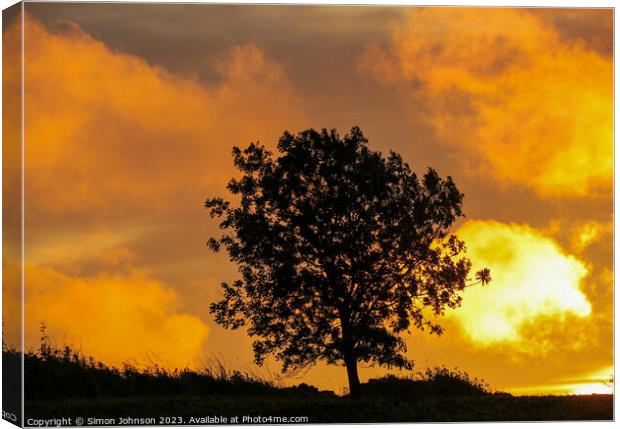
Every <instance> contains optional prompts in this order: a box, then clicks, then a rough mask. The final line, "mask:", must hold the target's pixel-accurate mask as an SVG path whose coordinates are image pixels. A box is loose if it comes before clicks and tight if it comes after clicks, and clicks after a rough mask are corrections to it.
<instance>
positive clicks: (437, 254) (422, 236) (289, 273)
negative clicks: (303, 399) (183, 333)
mask: <svg viewBox="0 0 620 429" xmlns="http://www.w3.org/2000/svg"><path fill="white" fill-rule="evenodd" d="M367 143H368V141H367V140H366V138H364V136H363V134H362V131H361V130H360V129H359V128H357V127H355V128H353V129H352V130H351V132H350V134H348V135H346V136H345V137H344V138H342V139H341V138H340V137H339V135H338V134H337V133H336V131H335V130H332V131H330V132H328V131H327V130H323V131H322V132H317V131H315V130H312V129H310V130H307V131H303V132H301V133H299V134H298V135H297V136H294V135H292V134H289V133H288V132H285V133H284V135H283V136H282V137H281V138H280V140H279V143H278V151H279V154H278V157H277V158H274V157H273V154H272V153H270V152H269V151H267V150H266V149H265V147H264V146H262V145H260V144H254V143H252V144H250V146H249V147H248V148H247V149H245V150H243V151H242V150H240V149H239V148H238V147H234V148H233V158H234V164H235V166H236V168H237V169H239V170H240V171H241V172H242V173H243V175H242V177H241V178H240V179H232V180H230V182H229V183H228V186H227V188H228V190H229V191H230V193H232V194H233V195H235V196H237V197H238V198H239V204H238V205H236V206H235V207H233V205H232V204H231V203H230V202H229V201H225V200H224V199H222V198H211V199H208V200H207V201H206V202H205V208H207V209H209V211H210V216H211V217H212V218H220V219H221V223H220V228H221V229H222V230H223V235H222V236H221V237H220V238H211V239H210V240H209V243H208V244H209V247H210V248H211V249H213V250H214V251H216V252H217V251H219V250H220V248H221V247H222V246H223V247H224V248H225V249H226V251H227V252H228V254H229V256H230V259H231V261H233V262H234V263H236V264H237V265H238V267H239V272H240V274H241V278H240V279H239V280H237V281H235V282H233V283H231V284H228V283H223V284H222V288H223V299H222V300H221V301H219V302H216V303H213V304H211V306H210V311H211V313H213V314H214V316H215V320H216V321H217V323H219V324H221V325H223V326H224V327H226V328H232V329H236V328H239V327H241V326H244V325H245V326H247V327H248V334H249V335H250V336H252V337H255V338H256V340H255V341H254V343H253V349H254V355H255V361H256V363H257V364H261V363H262V362H263V360H264V359H265V357H266V356H268V355H274V356H275V358H276V359H278V360H280V361H281V362H282V363H283V371H288V370H298V369H302V368H304V367H307V366H308V365H311V364H313V363H315V362H316V361H317V360H320V359H322V360H325V361H327V363H329V364H341V363H344V364H345V366H346V369H347V375H348V380H349V392H350V395H351V396H359V394H360V382H359V377H358V372H357V366H358V363H359V362H365V363H378V364H380V365H385V366H388V367H392V366H393V367H398V368H411V367H412V365H413V364H412V362H411V361H410V360H408V359H407V358H406V357H405V352H406V345H405V342H404V341H403V339H402V337H401V335H402V334H403V333H404V332H408V330H409V328H410V327H411V326H412V325H413V326H414V327H416V328H421V329H424V328H425V327H426V328H428V329H430V331H431V332H434V333H437V334H440V333H441V332H442V328H441V326H440V325H439V324H437V323H436V320H435V319H436V317H435V316H438V315H441V314H443V312H444V310H445V308H447V307H451V308H453V307H456V306H458V305H459V303H460V302H461V297H460V295H459V292H460V291H462V290H463V289H464V288H465V287H466V286H467V281H468V277H467V276H468V273H469V271H470V267H471V262H470V261H469V260H468V259H467V258H464V257H461V256H460V255H461V253H462V252H463V251H464V243H463V242H462V241H460V240H459V239H457V238H456V237H455V236H453V235H450V233H449V230H450V226H451V225H452V224H453V223H454V221H455V220H456V219H457V218H458V217H460V216H462V215H463V214H462V212H461V204H462V199H463V194H461V193H460V192H459V191H458V189H457V188H456V186H455V184H454V183H453V181H452V179H451V178H450V177H448V178H447V179H442V178H441V177H439V175H438V174H437V172H436V171H435V170H433V169H429V170H428V171H427V172H426V174H425V175H424V177H423V178H422V179H421V180H420V179H418V177H417V176H416V174H415V173H413V172H412V171H411V169H410V168H409V166H408V165H407V163H406V162H404V161H403V160H402V158H401V156H400V155H398V154H396V153H394V152H390V155H389V156H388V157H387V159H386V158H384V157H383V156H382V155H381V153H379V152H376V151H372V150H370V149H369V148H368V145H367ZM477 280H478V282H477V283H482V284H486V283H487V282H488V281H489V280H490V275H489V272H488V270H484V271H481V272H479V273H478V276H477ZM429 316H430V317H429Z"/></svg>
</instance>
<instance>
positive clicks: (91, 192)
mask: <svg viewBox="0 0 620 429" xmlns="http://www.w3.org/2000/svg"><path fill="white" fill-rule="evenodd" d="M25 33H26V38H27V40H28V49H27V50H26V59H25V64H26V68H25V102H26V111H25V118H26V120H25V124H26V129H25V159H26V160H25V163H26V164H25V168H26V176H27V177H28V181H27V184H26V186H27V188H26V195H27V201H26V204H27V209H28V210H30V211H31V212H32V213H33V216H32V219H36V218H37V216H36V215H38V214H41V213H44V214H45V215H47V216H67V215H82V214H85V213H87V214H88V215H89V216H90V218H91V219H94V218H97V217H99V218H101V217H103V216H113V215H123V216H126V215H127V214H136V213H146V212H147V211H158V212H159V213H170V212H176V211H177V210H178V207H177V206H176V204H177V203H178V200H179V199H183V198H193V199H194V201H193V204H194V205H195V206H199V205H200V202H201V200H202V199H203V197H204V194H205V190H206V189H208V188H209V187H214V186H218V187H219V186H223V184H224V183H225V182H226V181H227V179H228V177H230V174H231V172H232V171H233V169H232V162H231V157H230V150H231V148H232V146H233V145H247V144H249V142H250V141H256V140H259V139H260V140H263V141H264V142H265V143H274V142H275V141H276V137H277V136H279V135H280V134H281V133H282V132H283V131H284V130H285V129H286V128H288V127H292V128H293V129H296V128H297V127H300V126H301V125H300V122H303V119H302V118H303V116H304V115H303V113H302V112H301V110H302V109H301V107H300V106H302V103H300V102H299V100H298V98H297V96H296V94H295V93H294V91H293V89H292V87H291V85H290V83H289V81H288V79H287V77H286V74H285V71H284V69H283V67H282V66H281V65H280V64H278V63H277V62H274V61H272V60H270V59H269V58H267V57H266V56H265V54H264V53H263V51H262V50H261V48H260V47H258V46H256V45H253V44H247V45H243V46H235V47H234V48H233V49H232V50H231V51H229V52H228V53H226V54H223V55H222V57H221V58H219V60H217V61H215V62H214V63H213V64H212V69H213V70H214V72H215V73H216V74H217V75H218V76H219V80H218V81H217V83H215V84H213V85H210V86H207V85H205V84H202V83H201V82H199V81H198V80H197V78H195V77H192V76H189V75H179V74H173V73H170V72H169V71H167V70H166V69H164V68H162V67H160V66H158V65H154V64H149V63H147V62H146V61H144V60H143V59H141V58H139V57H136V56H132V55H128V54H125V53H123V52H118V51H113V50H111V49H110V48H108V47H107V46H106V45H104V44H103V43H101V42H99V41H97V40H95V39H94V38H92V37H91V36H90V35H89V34H87V33H85V32H84V31H83V30H82V29H81V28H80V27H78V26H77V25H75V24H72V23H69V22H67V23H64V25H62V26H61V29H60V30H56V31H54V32H52V31H50V30H49V29H47V28H46V27H44V26H43V25H42V24H41V23H39V22H38V21H36V20H34V19H32V18H30V17H29V18H28V19H27V20H26V24H25ZM194 205H192V206H191V207H194Z"/></svg>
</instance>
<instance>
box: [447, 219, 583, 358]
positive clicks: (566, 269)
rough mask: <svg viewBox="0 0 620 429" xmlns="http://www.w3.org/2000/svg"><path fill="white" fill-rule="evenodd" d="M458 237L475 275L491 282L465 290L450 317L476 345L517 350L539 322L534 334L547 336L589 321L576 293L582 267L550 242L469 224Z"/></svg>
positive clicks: (521, 231) (518, 228)
mask: <svg viewBox="0 0 620 429" xmlns="http://www.w3.org/2000/svg"><path fill="white" fill-rule="evenodd" d="M457 234H458V236H459V237H460V238H462V239H463V240H464V241H465V243H467V252H468V254H469V256H470V257H471V259H472V262H473V263H474V267H473V268H474V270H477V269H479V268H481V267H488V268H490V269H491V274H492V277H493V281H492V284H491V285H489V286H488V287H484V288H481V287H472V288H470V289H466V290H465V292H464V296H463V305H462V307H461V308H459V309H457V310H455V311H454V312H453V313H452V317H454V318H455V319H456V320H457V321H458V322H459V324H460V325H461V327H462V329H463V330H464V332H465V333H466V334H467V336H468V337H469V338H470V339H471V340H472V341H474V342H475V343H477V344H481V345H490V344H496V343H512V344H513V345H514V346H515V347H519V346H520V345H519V343H520V342H522V341H525V340H526V339H527V336H529V335H530V333H528V334H526V331H530V330H531V327H532V323H533V322H536V321H540V320H543V319H544V320H543V321H544V323H543V324H542V325H543V327H542V328H541V327H539V331H540V330H541V329H542V331H541V332H543V334H544V332H548V333H551V334H552V332H551V331H550V329H551V328H550V327H549V326H545V325H553V324H557V323H561V321H562V319H563V317H567V316H573V317H578V318H581V317H587V316H588V315H590V313H591V307H590V303H589V302H588V299H587V298H586V296H585V295H584V293H583V292H582V291H581V290H580V284H581V282H582V280H583V279H584V277H585V276H586V275H587V269H586V266H585V265H584V263H583V262H581V261H580V260H578V259H576V258H575V257H573V256H571V255H568V254H566V253H565V252H564V251H563V250H562V249H561V248H560V247H559V246H558V244H557V243H555V242H554V241H553V240H552V239H550V238H548V237H546V236H544V235H542V234H541V233H540V232H538V231H537V230H535V229H533V228H530V227H528V226H525V225H516V224H503V223H499V222H495V221H468V222H466V223H465V224H463V226H461V227H460V228H459V230H458V232H457ZM551 330H552V329H551Z"/></svg>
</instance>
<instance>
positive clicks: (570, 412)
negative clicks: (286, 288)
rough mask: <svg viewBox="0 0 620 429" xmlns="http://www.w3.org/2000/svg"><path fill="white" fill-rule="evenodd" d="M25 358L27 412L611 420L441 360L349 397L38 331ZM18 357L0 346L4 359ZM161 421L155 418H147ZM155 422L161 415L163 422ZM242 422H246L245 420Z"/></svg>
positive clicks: (598, 404)
mask: <svg viewBox="0 0 620 429" xmlns="http://www.w3.org/2000/svg"><path fill="white" fill-rule="evenodd" d="M43 340H44V341H43V342H42V345H41V347H40V349H39V350H37V351H36V352H28V353H26V354H25V356H24V366H25V393H26V406H25V412H26V418H37V419H47V418H59V417H74V418H75V417H77V416H82V417H84V418H88V417H95V418H108V419H115V420H108V421H107V423H106V424H114V422H116V423H117V424H118V422H119V419H120V418H122V417H132V418H140V417H154V418H156V419H159V418H160V417H175V418H177V419H181V420H180V421H179V420H177V422H176V423H183V424H191V423H201V421H200V420H196V421H191V420H190V419H191V418H192V417H194V418H199V417H206V416H226V417H227V418H229V419H230V418H231V417H233V416H238V419H239V423H242V422H243V419H244V417H245V418H247V417H248V416H249V417H254V418H257V417H259V416H260V417H261V418H263V420H261V422H264V423H278V422H279V421H275V420H271V421H269V420H265V418H267V417H268V416H273V417H278V418H280V417H291V416H299V417H306V418H307V422H309V423H360V422H368V423H371V422H455V421H515V420H516V421H543V420H611V419H613V396H612V395H591V396H547V397H513V396H512V395H509V394H506V393H501V392H492V391H491V390H490V389H489V387H488V386H486V385H485V384H484V382H483V381H481V380H477V379H475V378H471V377H470V376H469V375H468V374H467V373H465V372H460V371H458V370H449V369H447V368H435V369H431V370H427V371H426V372H425V373H424V374H420V375H418V376H416V377H412V378H397V377H395V376H386V377H383V378H378V379H372V380H369V381H368V382H367V383H364V384H363V386H362V392H363V397H362V398H361V399H358V400H353V399H349V398H347V397H341V396H338V395H336V394H335V393H333V392H331V391H319V390H318V389H317V388H315V387H313V386H309V385H307V384H303V383H302V384H300V385H297V386H293V387H284V386H281V385H278V384H277V383H275V382H273V381H268V380H264V379H261V378H259V377H257V376H255V375H252V374H249V373H244V372H240V371H230V370H227V369H226V368H225V366H224V365H222V364H221V363H215V364H214V365H212V367H211V368H206V369H204V370H203V371H190V370H188V369H184V370H174V371H169V370H166V369H163V368H160V367H158V366H153V367H151V368H147V369H138V368H135V367H133V366H131V365H125V366H124V367H123V368H115V367H110V366H107V365H105V364H103V363H101V362H98V361H96V360H95V359H93V358H90V357H85V356H82V355H81V354H80V353H79V352H76V351H74V350H72V349H71V348H69V347H65V348H60V349H56V348H52V347H50V346H49V345H48V344H47V341H46V340H45V338H43ZM18 357H19V355H18V354H17V353H15V352H14V351H11V350H6V349H5V350H3V359H15V358H18ZM156 422H157V423H160V422H159V421H156ZM161 423H165V421H162V422H161ZM246 423H247V422H246Z"/></svg>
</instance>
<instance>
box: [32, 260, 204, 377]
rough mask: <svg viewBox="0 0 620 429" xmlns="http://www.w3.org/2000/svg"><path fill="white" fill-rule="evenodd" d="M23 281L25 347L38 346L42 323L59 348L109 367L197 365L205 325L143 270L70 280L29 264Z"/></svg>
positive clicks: (71, 278) (48, 269)
mask: <svg viewBox="0 0 620 429" xmlns="http://www.w3.org/2000/svg"><path fill="white" fill-rule="evenodd" d="M25 276H26V282H27V285H28V289H27V293H26V302H25V314H26V319H25V327H26V345H27V346H28V347H30V348H36V347H37V346H38V341H39V338H38V337H39V335H38V330H39V327H40V324H41V323H45V324H46V325H47V327H48V334H49V335H50V337H51V338H52V339H53V340H55V341H57V342H58V344H59V345H60V346H63V345H65V344H69V345H72V346H74V347H77V348H78V349H80V350H81V351H82V352H83V353H84V354H86V355H89V354H92V355H94V356H95V357H96V358H97V359H99V360H102V361H103V362H105V363H107V364H111V365H117V366H118V365H122V364H123V363H125V362H134V363H136V364H138V365H139V366H146V365H149V364H152V363H157V364H159V365H162V366H164V367H168V368H175V367H179V368H183V367H185V366H190V367H191V366H196V365H197V364H198V359H199V358H200V357H201V354H202V351H203V346H204V344H203V342H204V341H205V339H206V337H207V332H208V329H207V326H206V325H205V324H204V323H203V322H202V320H200V318H198V317H196V316H194V315H191V314H187V313H184V312H182V311H180V310H179V306H180V304H179V299H178V296H177V294H176V293H175V292H174V291H173V290H172V289H170V288H169V287H167V286H165V285H164V284H162V283H160V282H159V281H157V280H155V279H153V278H151V277H150V276H149V275H148V273H147V272H145V271H144V270H137V269H133V270H131V271H129V272H126V273H123V274H120V273H113V274H105V273H102V274H99V275H97V276H95V277H79V276H75V277H73V276H69V275H66V274H64V273H62V272H60V271H56V270H54V269H52V268H48V267H39V266H34V265H30V266H27V267H26V274H25Z"/></svg>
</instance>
